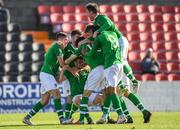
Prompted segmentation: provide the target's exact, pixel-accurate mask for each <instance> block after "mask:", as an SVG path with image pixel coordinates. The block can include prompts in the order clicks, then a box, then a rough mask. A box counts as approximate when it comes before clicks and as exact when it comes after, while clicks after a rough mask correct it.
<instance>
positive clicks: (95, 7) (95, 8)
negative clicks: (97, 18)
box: [86, 3, 99, 14]
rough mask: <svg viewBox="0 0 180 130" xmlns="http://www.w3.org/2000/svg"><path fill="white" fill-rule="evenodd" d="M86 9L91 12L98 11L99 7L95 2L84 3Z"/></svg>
mask: <svg viewBox="0 0 180 130" xmlns="http://www.w3.org/2000/svg"><path fill="white" fill-rule="evenodd" d="M86 9H87V10H88V11H89V12H93V13H95V14H96V13H98V12H99V7H98V5H97V4H96V3H88V4H87V5H86Z"/></svg>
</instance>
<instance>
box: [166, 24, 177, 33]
mask: <svg viewBox="0 0 180 130" xmlns="http://www.w3.org/2000/svg"><path fill="white" fill-rule="evenodd" d="M163 29H164V32H169V31H170V32H171V31H176V29H175V26H174V23H164V24H163Z"/></svg>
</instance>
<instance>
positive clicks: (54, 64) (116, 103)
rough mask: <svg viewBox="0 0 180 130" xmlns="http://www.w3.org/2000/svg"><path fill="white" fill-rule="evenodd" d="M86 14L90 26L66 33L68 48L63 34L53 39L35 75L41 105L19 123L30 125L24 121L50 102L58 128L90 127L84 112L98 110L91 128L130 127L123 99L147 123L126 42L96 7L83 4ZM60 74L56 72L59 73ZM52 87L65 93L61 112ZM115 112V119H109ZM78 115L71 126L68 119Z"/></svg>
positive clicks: (87, 116)
mask: <svg viewBox="0 0 180 130" xmlns="http://www.w3.org/2000/svg"><path fill="white" fill-rule="evenodd" d="M86 10H87V13H88V16H89V18H90V20H91V21H93V23H92V24H89V25H87V26H86V28H85V30H84V34H81V32H80V31H78V30H73V31H72V32H71V34H70V35H71V42H69V40H68V35H67V34H66V33H64V32H59V33H57V34H56V40H57V41H56V42H55V43H53V44H52V45H51V47H50V48H49V49H48V51H47V52H46V55H45V60H44V64H43V66H42V68H41V72H40V82H41V100H40V101H39V102H38V103H37V104H35V106H34V107H33V108H32V110H31V111H30V112H29V113H28V114H27V115H26V116H25V117H24V119H23V123H25V124H27V125H32V123H31V121H30V119H31V118H32V117H33V116H34V115H35V114H36V113H37V112H38V111H39V110H40V109H42V108H43V107H44V106H46V105H47V104H48V103H49V99H50V96H51V95H52V96H53V97H54V106H55V108H56V112H57V114H58V118H59V121H60V123H61V124H85V120H86V121H87V124H94V121H93V119H92V118H91V116H90V114H89V111H88V107H89V106H95V105H100V106H101V108H102V117H100V119H99V120H98V121H96V124H104V123H112V124H114V123H118V124H122V123H133V119H132V117H131V115H130V114H129V111H128V110H127V107H126V104H125V102H124V99H123V98H124V97H125V98H128V99H129V100H130V101H131V102H132V103H133V104H134V105H135V106H136V107H137V108H138V109H139V110H140V111H141V112H142V114H143V118H144V123H148V122H149V121H150V117H151V115H152V114H151V113H150V112H149V111H148V110H147V109H146V108H145V107H144V106H143V104H142V102H141V101H140V99H139V98H138V96H137V95H136V94H135V93H136V92H137V91H138V88H139V86H140V82H139V81H138V80H136V78H135V77H134V75H133V72H132V69H131V67H130V66H129V64H128V61H127V53H128V41H127V39H126V38H125V37H124V36H123V35H122V33H121V32H120V31H119V30H118V29H117V27H116V26H115V25H114V23H113V22H112V21H111V20H110V19H109V18H108V17H107V16H106V15H103V14H99V8H98V5H97V4H96V3H88V4H87V5H86ZM59 68H61V69H59ZM58 83H61V84H63V85H64V87H67V88H69V90H70V94H69V95H68V97H67V103H66V106H65V111H63V110H62V106H61V96H60V92H59V88H58V86H57V84H58ZM111 107H112V109H113V110H115V111H116V112H117V115H118V119H117V120H114V119H113V118H112V117H111V116H110V109H111ZM77 110H79V112H80V116H79V119H77V121H74V120H73V118H72V115H73V113H75V112H76V111H77Z"/></svg>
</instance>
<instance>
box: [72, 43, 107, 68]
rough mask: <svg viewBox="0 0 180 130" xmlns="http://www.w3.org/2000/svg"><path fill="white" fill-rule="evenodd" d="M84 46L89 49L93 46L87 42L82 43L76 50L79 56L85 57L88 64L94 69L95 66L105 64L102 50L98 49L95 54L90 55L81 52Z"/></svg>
mask: <svg viewBox="0 0 180 130" xmlns="http://www.w3.org/2000/svg"><path fill="white" fill-rule="evenodd" d="M83 48H88V49H89V51H90V49H91V47H90V46H89V45H88V44H87V43H85V44H82V45H81V46H80V47H79V48H78V50H77V51H76V53H75V54H76V55H77V56H82V57H83V60H84V61H85V62H86V64H88V65H89V66H90V68H91V70H92V69H94V68H95V67H97V66H99V65H104V58H103V54H102V52H101V51H97V53H95V54H94V55H93V56H89V55H84V56H83V55H82V53H81V50H82V49H83Z"/></svg>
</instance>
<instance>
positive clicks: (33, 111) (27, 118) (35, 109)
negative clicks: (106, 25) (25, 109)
mask: <svg viewBox="0 0 180 130" xmlns="http://www.w3.org/2000/svg"><path fill="white" fill-rule="evenodd" d="M49 99H50V93H49V92H46V93H45V94H42V95H41V100H40V101H39V102H38V103H36V104H35V105H34V107H33V108H32V109H31V111H30V112H29V113H28V114H27V115H26V116H25V117H24V118H23V123H25V124H27V125H32V123H31V121H30V119H31V118H32V117H33V116H34V115H36V114H37V113H38V112H39V110H41V109H42V108H43V107H44V106H46V105H47V104H48V103H49Z"/></svg>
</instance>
